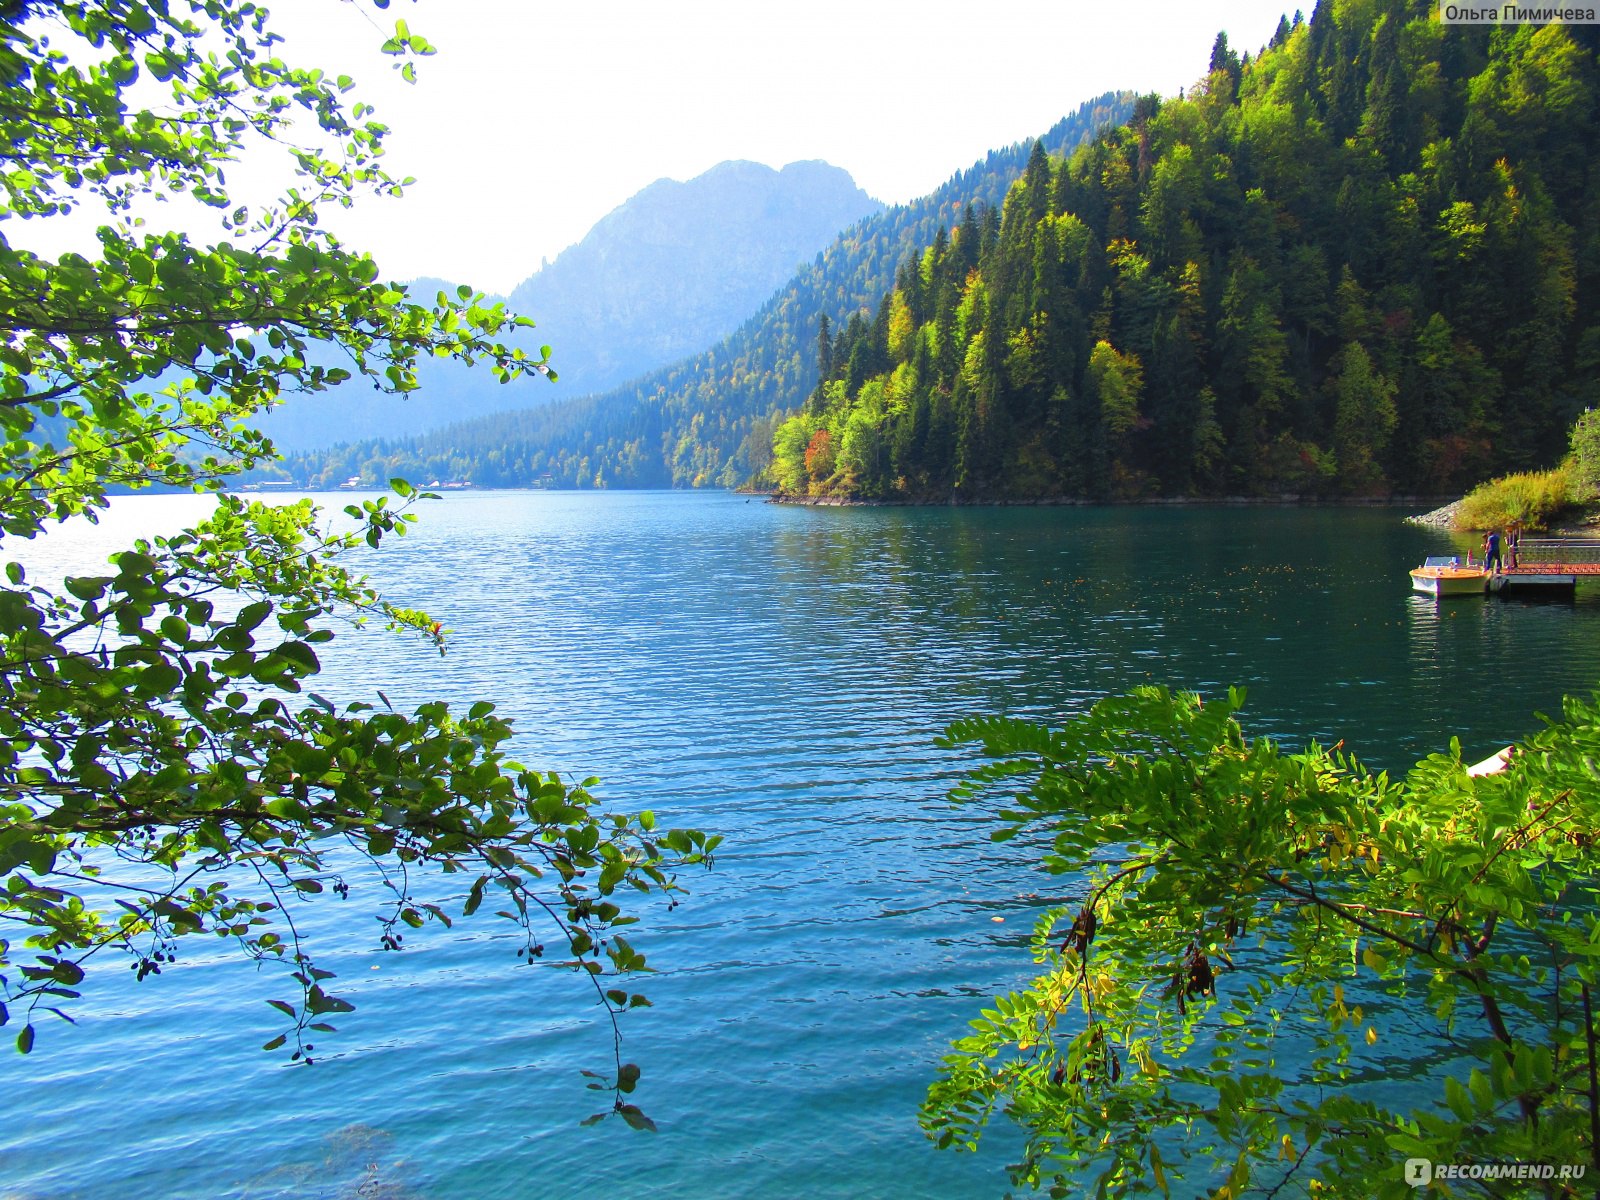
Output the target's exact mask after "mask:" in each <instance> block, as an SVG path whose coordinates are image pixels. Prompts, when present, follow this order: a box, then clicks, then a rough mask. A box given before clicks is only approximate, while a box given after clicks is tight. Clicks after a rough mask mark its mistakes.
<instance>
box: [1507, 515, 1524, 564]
mask: <svg viewBox="0 0 1600 1200" xmlns="http://www.w3.org/2000/svg"><path fill="white" fill-rule="evenodd" d="M1521 546H1522V526H1521V525H1513V526H1512V527H1511V528H1510V529H1508V530H1506V566H1507V567H1509V568H1515V567H1516V565H1517V551H1518V550H1519V549H1520V548H1521Z"/></svg>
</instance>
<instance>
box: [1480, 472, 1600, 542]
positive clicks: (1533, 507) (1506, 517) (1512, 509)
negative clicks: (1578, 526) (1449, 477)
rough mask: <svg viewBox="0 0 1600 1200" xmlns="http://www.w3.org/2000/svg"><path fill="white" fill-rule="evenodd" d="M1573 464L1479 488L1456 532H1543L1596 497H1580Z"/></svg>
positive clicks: (1530, 473) (1481, 485)
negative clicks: (1512, 529)
mask: <svg viewBox="0 0 1600 1200" xmlns="http://www.w3.org/2000/svg"><path fill="white" fill-rule="evenodd" d="M1581 490H1582V489H1580V488H1579V486H1578V484H1577V481H1576V480H1575V479H1574V477H1573V473H1572V469H1571V464H1569V463H1563V464H1562V465H1561V466H1559V467H1556V468H1555V469H1554V470H1551V471H1524V472H1522V473H1521V474H1517V475H1503V476H1501V477H1500V478H1499V479H1491V480H1490V481H1489V482H1488V483H1482V484H1479V485H1478V486H1477V487H1475V488H1473V489H1472V491H1470V492H1468V493H1467V495H1466V496H1465V497H1464V498H1463V499H1462V501H1461V507H1460V508H1458V509H1457V510H1456V514H1455V519H1454V521H1453V522H1452V524H1453V525H1454V527H1455V528H1456V529H1460V530H1483V529H1506V528H1508V527H1510V526H1512V525H1519V526H1521V527H1522V528H1523V529H1525V530H1528V531H1529V532H1531V533H1539V532H1543V531H1545V530H1547V529H1549V528H1550V526H1551V525H1552V524H1554V523H1555V522H1556V521H1558V520H1559V519H1560V518H1562V517H1565V516H1568V515H1570V514H1572V513H1573V512H1574V511H1575V510H1577V509H1578V508H1579V507H1580V506H1581V505H1582V504H1583V503H1584V502H1585V501H1586V500H1590V499H1592V497H1588V496H1583V495H1580V494H1579V493H1580V491H1581Z"/></svg>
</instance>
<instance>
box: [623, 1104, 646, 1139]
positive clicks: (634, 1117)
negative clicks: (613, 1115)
mask: <svg viewBox="0 0 1600 1200" xmlns="http://www.w3.org/2000/svg"><path fill="white" fill-rule="evenodd" d="M617 1114H618V1115H619V1116H620V1117H621V1118H622V1119H623V1120H624V1121H626V1122H627V1123H628V1126H629V1128H632V1129H640V1130H646V1131H648V1132H650V1133H655V1132H656V1123H655V1122H654V1121H652V1120H651V1119H650V1118H649V1117H647V1116H645V1115H644V1113H642V1112H641V1111H639V1109H638V1108H637V1107H635V1106H634V1105H632V1104H624V1105H622V1106H621V1107H619V1108H618V1109H617Z"/></svg>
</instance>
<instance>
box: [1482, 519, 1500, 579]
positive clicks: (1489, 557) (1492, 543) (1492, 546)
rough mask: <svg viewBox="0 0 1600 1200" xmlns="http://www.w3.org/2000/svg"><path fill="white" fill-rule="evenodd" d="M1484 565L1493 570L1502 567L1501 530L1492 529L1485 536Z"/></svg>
mask: <svg viewBox="0 0 1600 1200" xmlns="http://www.w3.org/2000/svg"><path fill="white" fill-rule="evenodd" d="M1483 565H1484V566H1486V567H1488V568H1489V570H1491V571H1498V570H1499V569H1500V531H1499V530H1498V529H1491V530H1489V532H1488V533H1487V534H1485V535H1484V538H1483Z"/></svg>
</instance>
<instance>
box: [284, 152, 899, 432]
mask: <svg viewBox="0 0 1600 1200" xmlns="http://www.w3.org/2000/svg"><path fill="white" fill-rule="evenodd" d="M882 208H883V205H882V204H880V203H879V202H878V201H876V200H874V199H872V197H870V196H868V195H867V194H866V193H865V192H864V191H862V190H861V189H860V188H858V187H857V186H856V185H855V182H854V180H852V179H851V178H850V175H849V173H848V172H846V171H843V170H841V169H840V168H838V167H834V166H830V165H828V164H827V163H824V162H814V161H813V162H797V163H790V164H789V165H788V166H786V167H784V168H783V169H782V170H781V171H775V170H773V169H772V168H771V167H767V166H763V165H761V164H760V163H751V162H725V163H722V164H720V165H718V166H715V167H713V168H711V170H709V171H707V172H705V174H703V175H699V176H697V177H695V178H694V179H691V180H689V181H688V182H687V183H680V182H678V181H677V180H672V179H660V180H657V181H656V182H655V183H652V184H651V185H650V186H649V187H647V188H645V189H644V190H643V191H641V192H639V193H637V194H636V195H634V196H633V197H632V198H631V199H629V200H628V201H627V202H626V203H625V204H623V205H621V206H620V207H619V208H617V209H615V210H613V211H612V212H611V213H609V214H608V215H607V216H605V217H603V218H601V220H600V221H599V222H598V223H596V225H595V226H594V228H593V229H591V230H590V231H589V232H588V234H586V235H585V236H584V238H583V240H582V241H581V242H579V243H578V244H577V245H575V246H571V247H569V248H568V249H566V250H565V251H563V252H562V253H561V254H560V255H559V256H558V257H557V258H556V260H555V261H554V262H551V263H548V264H546V265H545V266H544V267H543V268H542V269H541V270H540V271H538V272H537V273H536V274H534V275H533V276H531V277H530V278H529V279H527V280H525V281H524V282H523V283H521V284H519V285H518V286H517V287H516V288H515V289H513V291H512V293H511V295H510V297H509V298H508V307H510V308H511V309H513V310H514V311H516V312H519V313H522V314H524V315H526V316H530V317H532V318H533V319H534V320H535V321H537V322H538V328H537V329H536V330H534V331H532V332H531V333H528V334H526V335H525V336H524V337H523V339H522V341H523V343H524V344H525V345H526V347H527V348H529V349H530V350H531V349H535V348H537V347H538V346H540V345H549V346H553V347H554V348H555V355H554V357H553V359H552V363H553V365H554V366H555V368H556V370H557V373H558V374H559V376H560V378H559V380H558V382H557V383H555V384H553V385H552V384H544V383H542V382H539V383H531V382H530V383H524V384H522V385H520V386H516V387H504V388H502V387H499V386H497V385H496V384H495V383H494V382H493V381H492V380H491V379H489V378H488V376H487V375H486V373H484V372H481V371H472V370H469V369H467V368H465V367H462V366H461V365H460V364H457V363H444V364H425V365H424V367H423V370H422V382H423V386H422V388H421V390H420V391H419V392H417V393H416V394H414V395H412V396H410V397H408V398H407V399H406V400H405V401H402V402H396V401H395V400H393V399H392V398H386V397H382V396H377V395H369V394H366V393H363V392H361V391H360V390H358V389H355V388H346V389H342V390H341V391H340V392H338V393H337V394H336V395H335V397H334V398H333V401H332V402H331V403H330V401H329V398H327V397H300V398H297V399H294V400H291V401H289V402H288V403H287V404H285V405H284V406H283V408H281V409H279V410H277V411H275V412H274V413H273V414H272V415H271V417H270V418H269V419H268V422H267V425H266V431H267V432H268V433H269V434H270V435H271V436H272V437H273V439H274V440H275V441H276V442H277V443H278V444H279V445H280V446H281V447H283V448H284V449H288V450H306V449H313V448H317V447H325V446H331V445H335V444H337V443H339V442H349V441H356V440H360V439H367V438H375V437H391V438H392V437H403V436H406V435H409V434H416V433H420V432H423V431H425V430H429V429H435V428H438V427H440V426H443V425H446V424H449V423H451V422H455V421H460V420H461V419H462V418H463V417H464V416H478V415H482V414H488V413H493V412H499V411H503V410H505V409H511V408H522V407H526V406H528V405H530V404H545V403H550V402H552V401H556V400H560V399H562V398H564V397H572V396H577V395H581V394H584V393H588V392H595V391H600V390H603V389H605V388H609V387H614V386H615V385H616V384H618V383H620V382H621V381H623V380H625V379H631V378H634V377H636V376H638V375H640V374H642V373H643V372H646V371H649V370H652V369H653V368H656V367H659V366H661V365H662V364H664V363H669V362H673V361H675V360H676V359H679V358H682V357H683V356H684V355H686V354H691V353H693V352H694V351H696V350H699V349H701V348H702V347H704V346H707V345H710V344H711V343H713V342H715V341H716V340H717V339H718V338H721V337H725V336H727V335H728V334H729V333H730V332H732V331H733V330H734V329H736V328H738V326H739V323H740V322H741V321H743V320H745V319H746V318H747V317H748V316H749V315H750V313H751V312H752V311H753V310H754V309H755V308H756V306H757V305H759V304H760V303H761V302H762V301H763V300H765V299H766V298H767V297H768V296H770V295H771V294H772V291H773V289H774V288H776V287H778V286H780V285H781V284H782V283H783V282H784V281H785V280H786V279H788V278H789V277H790V276H791V275H793V274H794V270H795V267H796V266H797V265H799V264H800V263H802V262H805V261H806V260H808V259H810V258H812V257H813V256H814V255H815V254H816V253H817V251H818V250H819V249H821V248H822V247H823V246H826V245H827V244H828V243H829V242H830V241H831V240H833V239H834V238H835V237H837V236H838V233H839V231H840V230H841V229H844V228H845V227H846V226H848V225H850V224H852V223H853V222H855V221H858V220H860V219H861V218H862V217H864V216H867V215H869V214H871V213H875V212H879V211H881V210H882ZM467 219H470V214H469V216H468V218H467ZM408 286H409V288H410V290H411V291H412V292H413V294H414V295H416V296H418V298H419V299H421V300H424V301H427V300H431V299H432V298H433V296H434V294H435V293H436V292H438V291H440V290H441V289H444V290H448V291H450V292H452V293H453V292H454V290H455V286H456V285H455V284H453V283H448V282H446V281H444V280H439V279H420V280H417V281H416V282H415V283H413V284H410V285H408Z"/></svg>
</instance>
